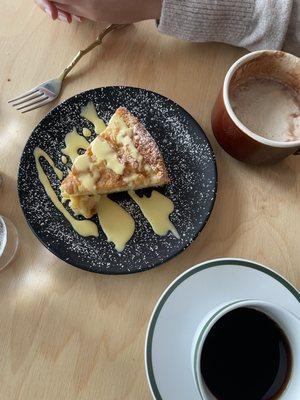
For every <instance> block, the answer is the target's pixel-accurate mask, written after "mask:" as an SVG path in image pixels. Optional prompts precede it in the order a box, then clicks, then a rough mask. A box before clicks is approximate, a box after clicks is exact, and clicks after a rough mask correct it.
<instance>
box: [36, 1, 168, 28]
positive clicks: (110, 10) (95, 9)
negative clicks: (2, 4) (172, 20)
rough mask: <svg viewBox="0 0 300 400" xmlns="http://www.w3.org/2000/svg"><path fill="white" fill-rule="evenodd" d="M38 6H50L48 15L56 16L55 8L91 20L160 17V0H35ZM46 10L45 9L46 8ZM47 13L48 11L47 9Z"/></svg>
mask: <svg viewBox="0 0 300 400" xmlns="http://www.w3.org/2000/svg"><path fill="white" fill-rule="evenodd" d="M36 2H37V4H38V5H39V6H40V7H42V8H43V7H44V9H45V3H48V4H47V7H50V13H51V14H50V15H51V16H52V18H53V17H55V16H56V12H55V11H54V9H56V10H57V11H58V13H59V12H64V13H65V15H66V16H71V15H80V16H81V17H84V18H87V19H90V20H92V21H105V22H109V23H116V24H121V23H131V22H136V21H142V20H146V19H158V18H160V14H161V8H162V0H58V1H46V0H36ZM46 11H47V10H46ZM47 12H48V14H49V11H47Z"/></svg>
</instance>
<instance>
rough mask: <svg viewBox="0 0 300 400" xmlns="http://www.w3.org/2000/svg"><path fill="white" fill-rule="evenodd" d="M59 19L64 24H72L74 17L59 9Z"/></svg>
mask: <svg viewBox="0 0 300 400" xmlns="http://www.w3.org/2000/svg"><path fill="white" fill-rule="evenodd" d="M57 19H59V20H60V21H62V22H67V23H69V24H70V23H71V22H72V15H71V14H70V13H68V12H66V11H63V10H60V9H58V17H57Z"/></svg>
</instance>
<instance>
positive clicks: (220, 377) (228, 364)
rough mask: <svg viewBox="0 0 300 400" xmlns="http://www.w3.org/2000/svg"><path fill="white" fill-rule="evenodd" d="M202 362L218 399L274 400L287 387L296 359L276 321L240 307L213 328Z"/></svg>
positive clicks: (206, 379) (209, 386)
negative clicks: (293, 358) (293, 361)
mask: <svg viewBox="0 0 300 400" xmlns="http://www.w3.org/2000/svg"><path fill="white" fill-rule="evenodd" d="M200 362H201V365H200V367H201V373H202V376H203V378H204V381H205V383H206V385H207V387H208V388H209V390H210V391H211V392H212V394H213V395H214V396H215V397H216V398H217V399H218V400H271V399H272V400H273V399H277V398H278V396H279V395H280V393H282V392H283V390H284V389H285V387H286V384H287V382H288V380H289V374H290V369H291V363H292V360H291V351H290V346H289V343H288V340H287V338H286V336H285V335H284V333H283V332H282V330H281V329H280V328H279V326H278V325H277V324H276V323H275V322H274V321H273V320H271V319H270V318H269V317H267V316H266V315H265V314H264V313H262V312H260V311H257V310H254V309H252V308H238V309H236V310H233V311H231V312H229V313H228V314H226V315H224V316H223V317H222V318H220V319H219V321H217V322H216V324H215V325H214V326H213V328H212V329H211V330H210V332H209V333H208V336H207V338H206V340H205V342H204V347H203V350H202V355H201V361H200Z"/></svg>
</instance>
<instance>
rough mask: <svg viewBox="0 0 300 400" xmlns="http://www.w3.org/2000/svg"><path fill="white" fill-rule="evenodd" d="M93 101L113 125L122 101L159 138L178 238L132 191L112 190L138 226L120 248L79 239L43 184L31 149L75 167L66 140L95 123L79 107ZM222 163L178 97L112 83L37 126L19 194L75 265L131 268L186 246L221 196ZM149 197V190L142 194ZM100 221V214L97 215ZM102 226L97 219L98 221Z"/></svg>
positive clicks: (47, 238) (44, 237)
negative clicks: (151, 219) (152, 220)
mask: <svg viewBox="0 0 300 400" xmlns="http://www.w3.org/2000/svg"><path fill="white" fill-rule="evenodd" d="M89 101H92V102H94V104H95V106H96V109H97V112H98V114H99V116H100V117H101V118H102V119H103V120H104V121H105V122H106V123H107V122H108V121H109V119H110V117H111V116H112V114H113V113H114V112H115V110H116V109H117V108H118V107H119V106H124V107H126V108H127V109H128V110H129V111H130V112H132V114H133V115H135V116H137V117H138V118H139V119H140V120H141V122H142V123H143V124H144V125H145V126H146V128H147V130H148V131H149V132H150V134H151V135H152V136H153V137H154V139H155V141H156V143H157V144H158V147H159V149H160V151H161V153H162V154H163V157H164V160H165V163H166V167H167V170H168V173H169V175H170V178H171V184H170V185H167V186H166V187H164V188H160V189H158V190H159V191H160V192H161V193H163V194H164V195H165V196H167V197H169V198H170V199H171V200H172V201H173V202H174V206H175V210H174V212H173V213H172V215H171V218H170V219H171V221H172V222H173V224H174V225H175V227H176V228H177V230H178V232H179V234H180V239H176V238H175V237H174V236H173V235H172V234H171V233H169V234H168V235H167V236H165V237H160V236H157V235H156V234H155V233H154V232H153V230H152V229H151V227H150V225H149V223H148V221H147V220H146V219H145V218H144V217H143V215H142V213H141V211H140V209H139V207H138V206H137V205H136V204H135V203H134V202H133V201H132V200H131V199H130V197H129V196H128V195H127V194H126V193H119V194H114V195H110V196H109V197H110V198H111V199H113V200H115V201H117V202H118V203H119V204H120V205H122V207H124V208H125V209H126V210H127V211H128V212H129V213H130V214H131V215H132V217H133V218H134V220H135V223H136V231H135V233H134V235H133V237H132V238H131V240H130V241H129V242H128V244H127V246H126V247H125V249H124V251H123V252H122V253H118V252H117V251H116V250H115V248H114V246H113V244H112V243H108V242H107V241H106V238H105V235H104V233H103V232H102V231H101V228H100V227H99V232H100V236H99V238H92V237H88V238H84V237H81V236H79V235H78V234H77V233H76V232H75V231H74V230H73V229H72V227H71V226H70V224H69V223H68V222H67V221H66V220H65V218H64V217H63V215H61V213H60V212H59V211H58V210H57V209H56V208H55V206H54V205H53V204H52V202H51V201H50V199H49V198H48V197H47V195H46V193H45V191H44V189H43V186H42V185H41V183H40V182H39V179H38V176H37V172H36V169H35V163H34V156H33V150H34V148H35V147H36V146H39V147H41V148H42V149H43V150H45V151H46V152H47V153H48V154H49V155H50V157H51V158H52V159H53V160H54V162H55V164H56V165H57V166H58V168H60V169H61V170H62V171H63V172H64V176H66V175H67V172H68V168H70V166H71V165H70V164H69V163H68V164H66V165H64V164H63V163H62V161H61V149H62V148H63V147H64V137H65V134H66V133H67V132H69V131H70V130H72V128H73V127H77V128H79V131H80V132H81V131H82V129H81V128H83V127H86V128H89V129H90V130H91V131H92V132H93V135H92V136H91V137H90V138H89V139H88V140H89V141H91V140H93V139H94V138H95V134H94V130H93V126H92V124H90V123H89V122H87V121H86V120H85V119H83V118H82V117H80V109H81V107H82V106H83V105H86V104H87V103H88V102H89ZM41 164H42V166H43V168H44V170H45V172H46V173H47V176H48V177H49V179H50V182H51V184H52V186H53V188H54V189H55V191H56V193H57V194H58V195H59V182H58V180H57V177H56V176H55V174H54V172H53V170H52V168H51V167H50V166H49V165H48V164H47V162H46V161H45V160H44V159H41ZM216 181H217V176H216V165H215V160H214V154H213V151H212V149H211V146H210V144H209V142H208V140H207V138H206V136H205V135H204V133H203V131H202V130H201V128H200V127H199V125H198V124H197V123H196V121H195V120H193V119H192V118H191V116H190V115H189V114H188V113H186V112H185V111H184V110H183V109H182V108H181V107H179V106H178V105H177V104H175V103H173V102H172V101H170V100H168V99H166V98H165V97H163V96H160V95H158V94H156V93H153V92H149V91H146V90H143V89H137V88H128V87H106V88H100V89H95V90H91V91H88V92H84V93H81V94H79V95H76V96H75V97H73V98H71V99H69V100H67V101H66V102H64V103H62V104H61V105H59V106H58V107H56V108H55V109H54V110H53V111H51V112H50V113H49V114H48V115H47V116H46V117H45V118H44V119H43V120H42V121H41V123H40V124H39V125H38V126H37V127H36V128H35V130H34V131H33V133H32V135H31V137H30V138H29V140H28V142H27V144H26V147H25V149H24V152H23V156H22V159H21V163H20V170H19V196H20V202H21V206H22V208H23V211H24V214H25V217H26V219H27V221H28V223H29V224H30V226H31V228H32V229H33V231H34V232H35V234H36V235H37V236H38V237H39V239H40V240H41V241H42V242H43V243H44V245H45V246H46V247H47V248H48V249H49V250H51V251H52V252H53V253H54V254H56V255H57V256H59V257H60V258H62V259H64V260H65V261H67V262H68V263H70V264H73V265H75V266H77V267H80V268H83V269H87V270H90V271H93V272H99V273H130V272H138V271H142V270H145V269H149V268H151V267H153V266H155V265H159V264H161V263H163V262H165V261H166V260H168V259H169V258H171V257H173V256H175V255H176V254H178V252H180V251H182V250H184V249H185V248H186V247H187V246H188V245H189V244H190V243H191V242H192V241H193V239H194V238H195V236H196V235H197V234H198V233H199V231H200V230H201V229H202V228H203V226H204V225H205V223H206V221H207V219H208V217H209V215H210V212H211V209H212V207H213V203H214V199H215V194H216V184H217V182H216ZM139 192H141V193H145V194H147V193H148V194H150V193H151V191H150V190H143V191H138V193H139ZM92 220H94V221H95V222H97V219H96V218H95V219H92ZM97 224H98V222H97ZM98 226H99V224H98Z"/></svg>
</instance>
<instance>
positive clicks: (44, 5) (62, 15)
mask: <svg viewBox="0 0 300 400" xmlns="http://www.w3.org/2000/svg"><path fill="white" fill-rule="evenodd" d="M35 2H36V4H37V5H38V6H39V7H40V8H41V9H42V10H43V11H45V12H46V13H47V14H48V16H49V17H50V18H52V19H53V20H55V19H58V20H59V21H62V22H67V23H71V22H72V14H71V13H70V12H68V10H62V9H61V8H60V5H59V7H58V5H56V4H55V3H54V2H52V1H48V0H35ZM73 18H74V19H75V20H76V21H78V22H81V21H82V18H81V17H78V16H77V15H73Z"/></svg>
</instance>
